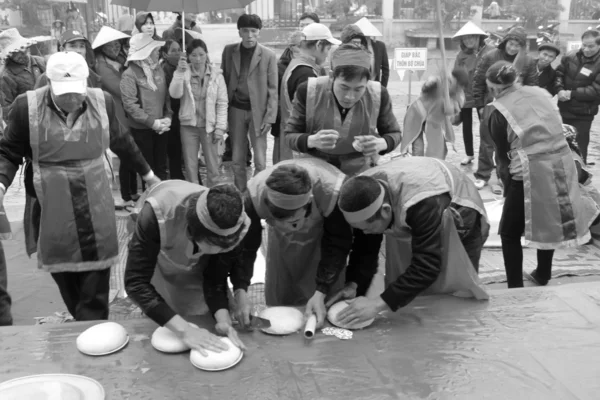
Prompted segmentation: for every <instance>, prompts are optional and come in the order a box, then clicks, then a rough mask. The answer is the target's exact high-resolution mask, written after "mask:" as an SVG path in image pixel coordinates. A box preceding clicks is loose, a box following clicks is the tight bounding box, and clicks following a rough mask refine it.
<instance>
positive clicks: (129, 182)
mask: <svg viewBox="0 0 600 400" xmlns="http://www.w3.org/2000/svg"><path fill="white" fill-rule="evenodd" d="M119 161H120V163H121V164H120V165H119V186H120V190H121V198H122V199H123V200H125V201H130V200H131V196H133V195H136V194H137V174H136V173H135V171H134V170H133V169H131V167H130V165H129V163H128V162H127V160H119Z"/></svg>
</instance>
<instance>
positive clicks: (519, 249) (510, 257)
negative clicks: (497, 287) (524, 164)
mask: <svg viewBox="0 0 600 400" xmlns="http://www.w3.org/2000/svg"><path fill="white" fill-rule="evenodd" d="M504 191H505V194H506V198H505V199H504V208H503V209H502V217H501V219H500V239H501V241H502V255H503V256H504V269H505V270H506V279H507V281H508V287H509V288H518V287H523V246H521V236H522V235H523V232H525V193H524V191H523V181H516V180H514V179H511V180H510V182H509V184H508V187H507V188H505V189H504ZM553 256H554V250H538V251H537V269H536V273H537V276H538V278H539V279H540V280H543V281H545V280H550V278H551V277H552V257H553Z"/></svg>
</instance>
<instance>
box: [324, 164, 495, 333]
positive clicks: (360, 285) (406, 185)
mask: <svg viewBox="0 0 600 400" xmlns="http://www.w3.org/2000/svg"><path fill="white" fill-rule="evenodd" d="M338 205H339V207H340V209H341V211H342V213H343V214H344V217H345V218H346V221H348V223H349V224H350V225H351V226H352V227H354V228H355V229H359V230H362V231H364V233H366V234H367V235H372V236H377V237H379V240H380V241H381V240H382V235H383V234H385V235H386V260H385V269H386V276H385V279H386V283H387V288H386V289H385V290H384V291H383V293H381V295H380V296H378V297H371V296H370V297H369V298H367V297H364V294H365V292H366V290H367V287H368V285H369V284H370V282H371V280H372V278H373V276H374V274H375V271H376V270H377V261H376V260H374V262H370V263H363V264H354V265H351V264H349V265H348V270H347V271H346V276H347V278H346V282H347V287H346V288H345V289H344V290H343V291H342V292H340V293H339V294H338V295H335V296H333V298H332V300H331V301H330V303H332V302H334V301H337V300H338V299H339V298H347V299H348V298H354V297H356V296H360V297H356V298H354V299H353V300H351V301H350V306H349V307H348V308H347V309H346V310H344V311H343V312H342V313H341V315H340V318H341V321H342V323H343V324H346V323H357V322H361V321H366V320H369V319H371V318H373V317H374V316H375V315H376V314H377V313H378V312H380V311H383V310H388V309H390V310H392V311H396V310H397V309H398V308H400V307H404V306H406V305H407V304H409V303H410V302H411V301H412V300H413V299H414V298H415V297H416V296H417V295H419V294H421V293H427V294H434V293H437V294H444V293H445V294H454V295H457V296H461V297H475V298H477V299H487V298H488V296H487V293H486V292H485V290H484V289H483V288H482V287H481V286H480V284H479V280H478V277H477V271H478V268H479V257H480V255H481V249H482V248H483V244H484V242H485V240H486V239H487V235H488V231H489V224H488V222H487V217H486V213H485V208H484V206H483V201H482V199H481V196H480V195H479V193H478V191H477V189H476V188H475V186H474V185H473V182H472V181H471V180H470V179H469V178H468V177H467V176H466V175H465V174H464V173H463V172H461V171H460V170H459V169H458V168H457V167H455V166H453V165H452V164H450V163H447V162H445V161H442V160H438V159H434V158H428V157H409V158H401V159H397V160H394V161H391V162H389V163H387V164H385V165H381V166H378V167H375V168H371V169H369V170H367V171H365V172H363V173H362V174H360V175H358V176H355V177H353V178H351V179H349V180H348V181H346V182H345V183H344V184H343V185H342V189H341V191H340V196H339V200H338ZM377 247H379V246H377ZM377 250H378V248H377Z"/></svg>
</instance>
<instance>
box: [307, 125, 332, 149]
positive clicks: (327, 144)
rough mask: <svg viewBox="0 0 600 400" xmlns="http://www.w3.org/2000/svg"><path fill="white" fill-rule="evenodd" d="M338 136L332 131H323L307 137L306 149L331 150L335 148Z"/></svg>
mask: <svg viewBox="0 0 600 400" xmlns="http://www.w3.org/2000/svg"><path fill="white" fill-rule="evenodd" d="M339 137H340V134H339V133H338V131H336V130H333V129H323V130H320V131H319V132H317V133H315V134H314V135H310V136H309V137H308V148H309V149H318V150H331V149H333V148H335V145H336V144H337V141H338V138H339Z"/></svg>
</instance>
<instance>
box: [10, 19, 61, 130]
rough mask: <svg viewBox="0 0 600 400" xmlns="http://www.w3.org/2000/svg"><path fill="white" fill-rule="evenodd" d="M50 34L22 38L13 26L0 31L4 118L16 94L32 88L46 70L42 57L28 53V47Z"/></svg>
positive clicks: (44, 39)
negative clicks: (3, 65)
mask: <svg viewBox="0 0 600 400" xmlns="http://www.w3.org/2000/svg"><path fill="white" fill-rule="evenodd" d="M51 39H52V37H51V36H39V37H33V38H24V37H23V36H21V34H20V33H19V31H18V30H17V29H15V28H10V29H7V30H5V31H3V32H0V63H2V62H4V63H5V68H4V71H3V72H2V73H1V74H0V91H1V92H2V96H0V98H1V100H2V104H1V105H2V110H3V114H4V118H8V108H9V107H10V105H11V104H12V103H13V101H15V99H16V98H17V96H19V95H21V94H23V93H25V92H26V91H28V90H32V89H33V87H34V86H35V82H36V81H37V79H38V78H39V77H40V75H41V74H43V73H44V71H45V70H46V62H45V61H44V59H43V58H42V57H38V56H32V55H30V54H29V47H31V46H33V45H35V44H37V43H39V42H42V41H46V40H51Z"/></svg>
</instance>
